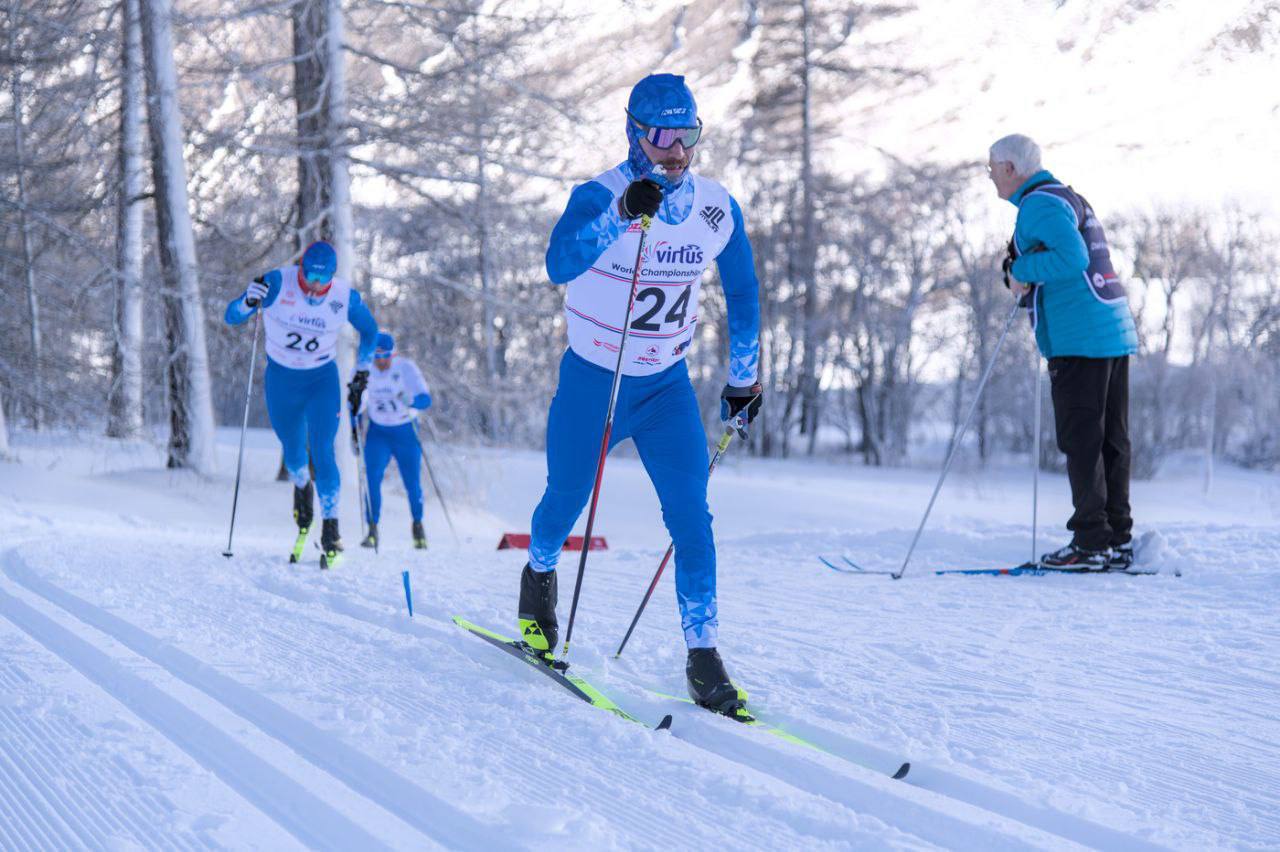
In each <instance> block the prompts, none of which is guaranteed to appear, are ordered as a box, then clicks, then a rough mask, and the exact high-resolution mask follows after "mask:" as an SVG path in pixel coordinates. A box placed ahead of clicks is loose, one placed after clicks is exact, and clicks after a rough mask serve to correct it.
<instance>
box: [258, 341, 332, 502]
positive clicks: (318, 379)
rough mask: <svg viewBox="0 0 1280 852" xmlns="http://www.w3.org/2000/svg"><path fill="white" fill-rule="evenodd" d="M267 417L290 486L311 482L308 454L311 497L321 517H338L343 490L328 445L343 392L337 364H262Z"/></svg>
mask: <svg viewBox="0 0 1280 852" xmlns="http://www.w3.org/2000/svg"><path fill="white" fill-rule="evenodd" d="M264 385H265V387H266V394H267V416H268V417H270V418H271V428H272V429H273V430H275V433H276V437H277V438H279V439H280V443H281V445H282V446H283V447H284V466H285V469H286V470H288V471H289V478H290V479H292V480H293V484H294V485H296V486H297V487H299V488H301V487H303V486H304V485H306V484H307V480H309V479H310V478H311V472H310V471H309V470H308V469H307V449H308V447H310V451H311V463H312V464H314V465H315V468H316V493H317V494H319V495H320V510H321V514H322V515H323V517H325V518H336V517H338V494H339V491H340V489H341V487H342V478H341V474H339V473H338V460H337V457H336V456H335V455H334V449H333V442H334V439H335V438H337V436H338V418H339V416H340V414H341V406H342V390H341V387H340V382H339V381H338V365H337V364H335V363H334V362H332V361H330V362H329V363H328V364H324V365H323V366H320V367H313V368H311V369H309V370H294V369H290V368H289V367H282V366H281V365H279V364H277V363H276V362H275V361H272V360H271V359H269V358H268V359H267V372H266V380H265V382H264Z"/></svg>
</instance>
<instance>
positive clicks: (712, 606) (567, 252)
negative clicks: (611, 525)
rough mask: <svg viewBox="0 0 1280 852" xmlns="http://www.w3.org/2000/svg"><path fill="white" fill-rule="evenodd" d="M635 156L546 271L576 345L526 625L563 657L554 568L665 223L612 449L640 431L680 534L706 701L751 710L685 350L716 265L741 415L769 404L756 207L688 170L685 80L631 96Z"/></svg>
mask: <svg viewBox="0 0 1280 852" xmlns="http://www.w3.org/2000/svg"><path fill="white" fill-rule="evenodd" d="M625 119H626V136H627V143H628V149H629V150H628V157H627V159H626V161H625V162H623V163H621V164H619V165H617V166H615V167H614V168H612V169H610V170H608V171H607V172H604V173H603V174H601V175H599V176H597V177H596V178H595V179H593V180H591V181H588V182H587V183H584V184H581V185H579V186H577V187H576V188H575V189H574V190H573V192H572V194H571V195H570V197H569V203H568V206H567V207H566V208H565V211H564V214H563V215H562V216H561V217H560V220H559V221H558V222H557V223H556V225H555V228H554V229H553V230H552V233H551V240H550V244H549V246H548V248H547V273H548V275H549V276H550V278H551V281H552V282H554V283H556V284H563V285H567V288H566V293H565V318H566V320H567V326H568V336H569V348H568V350H567V351H566V352H565V354H564V356H563V357H562V359H561V362H560V382H559V387H558V389H557V390H556V395H555V398H554V399H553V400H552V402H551V410H550V412H549V413H548V416H547V487H546V490H545V492H544V493H543V495H542V499H541V501H540V502H539V503H538V506H537V508H536V509H535V510H534V513H533V523H532V541H531V543H530V546H529V561H528V564H527V565H526V566H525V568H524V571H523V573H522V575H521V581H520V604H519V629H520V633H521V636H522V637H523V639H524V641H526V642H527V643H528V644H529V645H530V646H531V647H533V648H535V649H537V650H539V651H542V652H546V653H549V652H550V651H551V650H552V649H553V648H554V646H555V644H556V640H557V634H558V629H559V627H558V623H557V620H556V613H555V606H556V599H557V583H556V573H555V569H556V566H557V564H558V562H559V559H560V549H561V546H562V545H563V543H564V541H565V538H566V537H567V536H568V534H569V532H570V530H571V529H572V528H573V525H574V523H575V521H577V519H578V517H579V515H580V514H581V512H582V510H583V508H584V507H585V505H586V503H587V500H588V498H589V496H590V494H591V490H592V485H593V482H594V475H595V469H596V461H597V456H596V454H595V453H594V452H593V449H594V448H596V447H599V446H600V441H601V438H602V436H603V430H604V417H605V411H606V408H607V406H608V399H609V392H610V389H611V386H612V382H613V372H614V369H615V367H616V366H617V362H618V347H619V344H620V341H621V337H622V333H621V332H622V328H621V326H622V322H623V318H624V315H625V313H626V306H627V301H628V296H629V291H630V288H631V281H632V274H633V272H634V269H633V265H634V264H635V260H636V250H637V240H638V239H639V236H640V222H639V218H640V217H641V216H650V217H652V220H653V221H652V226H651V229H650V231H649V233H648V236H647V238H646V242H645V253H644V256H643V257H642V258H641V263H640V266H641V271H640V277H639V283H638V285H637V292H636V302H635V306H634V309H633V311H632V315H631V330H630V333H629V335H628V338H627V344H626V348H625V351H624V352H623V360H622V372H623V376H622V382H621V387H620V390H619V394H618V400H617V408H616V413H615V419H614V425H613V432H612V434H611V439H610V445H611V446H612V445H615V444H617V443H618V442H619V441H622V440H623V439H625V438H631V439H632V440H633V441H634V442H635V445H636V449H637V450H638V451H639V454H640V459H641V461H642V462H643V464H644V467H645V470H646V471H647V472H648V474H649V478H650V479H651V480H652V482H653V485H654V488H655V490H656V491H657V492H658V498H659V501H660V502H661V505H662V518H663V521H664V523H665V524H666V527H667V530H668V532H669V533H670V534H671V538H672V541H674V542H675V554H676V557H675V561H676V569H675V574H676V594H677V598H678V603H679V607H680V617H681V623H682V626H683V629H684V639H685V643H686V645H687V647H688V651H689V656H688V662H687V665H686V675H687V679H688V683H689V689H690V694H691V695H692V696H693V697H694V699H695V700H696V701H698V702H699V703H701V704H704V705H705V706H708V707H711V708H713V709H716V710H720V711H722V712H731V711H732V710H733V709H735V708H737V707H740V706H742V703H743V701H744V700H745V693H740V692H739V690H738V689H737V688H736V686H735V685H734V684H733V683H732V682H731V681H730V679H729V676H728V674H727V673H726V672H725V668H724V663H723V662H722V661H721V659H720V655H719V653H718V651H717V649H716V642H717V628H718V623H719V622H718V618H717V602H716V552H715V541H714V539H713V537H712V531H711V513H710V511H709V510H708V507H707V475H708V474H707V464H708V459H707V442H706V433H705V432H704V431H703V426H702V420H701V417H700V414H699V410H698V401H697V398H696V397H695V395H694V391H693V386H692V384H691V383H690V381H689V373H688V369H687V367H686V365H685V362H684V357H685V355H686V353H687V352H688V350H689V347H690V345H691V344H692V343H693V339H694V337H695V335H696V331H697V322H698V296H699V289H700V286H701V283H702V275H703V271H704V270H705V269H706V268H707V266H708V265H710V263H711V262H712V261H715V262H716V265H717V267H718V268H719V272H720V280H721V284H722V286H723V288H724V292H725V300H726V303H727V305H728V321H729V337H730V340H729V375H728V382H727V384H726V385H725V388H724V391H723V393H722V411H721V414H722V416H723V417H724V418H725V419H726V420H727V419H729V418H730V417H732V416H734V415H736V414H737V413H738V412H739V411H742V410H744V409H745V411H746V416H747V417H748V418H749V419H750V418H754V417H755V416H756V414H757V413H758V412H759V410H760V404H761V388H760V384H759V381H758V378H759V377H758V373H757V369H758V354H759V316H760V311H759V295H758V290H759V283H758V282H757V280H756V274H755V265H754V262H753V260H752V253H751V243H750V240H749V239H748V238H747V231H746V227H745V225H744V222H743V216H742V210H741V208H740V207H739V206H738V202H737V201H736V200H735V199H734V198H733V197H732V196H731V195H730V194H729V192H728V191H727V190H726V189H725V188H724V187H722V186H721V185H720V184H718V183H716V182H715V181H712V180H709V179H708V178H705V177H702V176H701V175H696V174H694V173H692V172H691V171H690V166H691V165H692V162H693V158H694V153H695V150H696V145H697V144H698V141H699V139H700V137H701V133H702V121H701V119H699V118H698V108H697V103H696V102H695V100H694V97H693V93H692V92H690V90H689V88H688V86H686V85H685V82H684V78H683V77H679V76H675V75H672V74H654V75H651V76H649V77H646V78H645V79H643V80H641V81H640V82H639V83H638V84H636V86H635V88H634V89H633V90H632V92H631V96H630V99H629V101H628V105H627V111H626V116H625Z"/></svg>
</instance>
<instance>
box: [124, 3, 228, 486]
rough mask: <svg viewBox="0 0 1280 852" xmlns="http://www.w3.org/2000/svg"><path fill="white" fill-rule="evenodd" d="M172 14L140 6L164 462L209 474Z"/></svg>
mask: <svg viewBox="0 0 1280 852" xmlns="http://www.w3.org/2000/svg"><path fill="white" fill-rule="evenodd" d="M172 16H173V7H172V4H171V0H148V2H145V3H143V4H142V25H143V44H144V47H145V53H146V73H147V105H148V109H147V116H148V125H149V127H150V132H151V169H152V174H153V176H154V182H155V186H156V225H157V227H158V229H159V240H158V242H159V247H160V266H161V270H162V275H163V280H164V285H163V286H164V290H163V299H164V306H165V333H166V334H167V335H168V343H169V347H170V348H169V358H168V362H167V363H166V365H165V367H166V371H167V376H168V382H167V384H168V388H169V428H170V432H169V459H168V466H169V467H189V468H191V469H193V470H195V471H197V472H198V473H202V474H209V473H212V472H213V467H214V424H213V398H212V394H211V390H210V377H209V356H208V349H207V346H206V344H205V326H204V322H205V320H204V305H203V303H202V301H201V295H200V275H199V265H198V261H197V258H196V244H195V233H194V231H193V229H192V223H191V214H190V212H189V210H188V206H187V204H188V195H187V170H186V163H185V162H184V160H183V137H184V134H183V129H182V114H181V112H180V110H179V106H178V76H177V67H176V65H175V63H174V57H173V30H172Z"/></svg>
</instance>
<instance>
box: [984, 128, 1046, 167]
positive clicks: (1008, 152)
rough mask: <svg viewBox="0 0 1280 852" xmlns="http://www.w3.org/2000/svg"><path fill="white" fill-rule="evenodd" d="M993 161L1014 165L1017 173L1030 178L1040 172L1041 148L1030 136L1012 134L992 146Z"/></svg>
mask: <svg viewBox="0 0 1280 852" xmlns="http://www.w3.org/2000/svg"><path fill="white" fill-rule="evenodd" d="M991 161H992V162H994V163H1012V164H1013V170H1014V171H1015V172H1017V173H1018V174H1019V175H1022V176H1023V177H1030V176H1031V175H1033V174H1035V173H1036V172H1038V171H1040V146H1039V145H1037V144H1036V140H1034V139H1032V138H1031V137H1030V136H1023V135H1022V134H1021V133H1011V134H1009V135H1008V136H1004V137H1002V138H1000V139H997V140H996V141H995V143H994V144H993V145H992V146H991Z"/></svg>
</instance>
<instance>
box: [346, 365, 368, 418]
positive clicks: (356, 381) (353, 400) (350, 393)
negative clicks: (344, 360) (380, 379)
mask: <svg viewBox="0 0 1280 852" xmlns="http://www.w3.org/2000/svg"><path fill="white" fill-rule="evenodd" d="M368 386H369V371H368V370H356V374H355V375H354V376H352V377H351V381H350V382H349V383H348V384H347V405H348V406H349V407H350V408H351V416H352V417H355V416H356V415H357V414H359V413H360V398H361V397H363V396H364V389H365V388H366V387H368Z"/></svg>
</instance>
